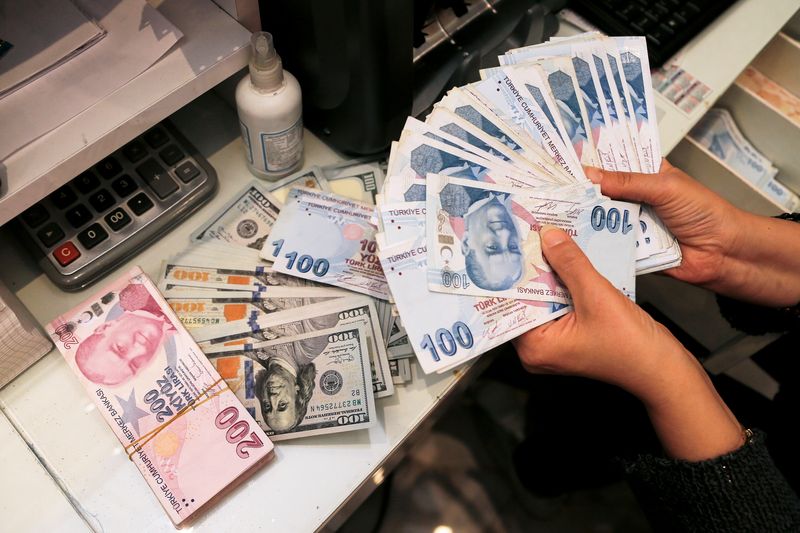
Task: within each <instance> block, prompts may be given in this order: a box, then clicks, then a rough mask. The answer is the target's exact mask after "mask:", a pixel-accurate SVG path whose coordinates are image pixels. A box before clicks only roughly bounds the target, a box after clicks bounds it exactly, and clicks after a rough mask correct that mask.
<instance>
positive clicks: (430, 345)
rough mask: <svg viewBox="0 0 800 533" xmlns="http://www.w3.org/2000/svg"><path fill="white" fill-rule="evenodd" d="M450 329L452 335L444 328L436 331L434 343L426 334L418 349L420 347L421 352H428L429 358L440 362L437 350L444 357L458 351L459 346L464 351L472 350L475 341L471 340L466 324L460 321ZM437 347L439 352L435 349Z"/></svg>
mask: <svg viewBox="0 0 800 533" xmlns="http://www.w3.org/2000/svg"><path fill="white" fill-rule="evenodd" d="M452 329H453V331H452V333H451V332H450V330H448V329H446V328H439V329H437V330H436V333H434V334H433V338H434V339H436V342H435V343H434V341H433V339H431V336H430V335H427V334H426V335H425V336H424V337H422V342H421V343H420V347H422V349H423V350H430V352H431V357H433V360H434V361H439V360H441V357H439V350H441V352H442V353H443V354H445V355H448V356H452V355H455V353H456V351H458V347H459V346H461V347H462V348H464V349H465V350H468V349H470V348H472V345H473V344H475V340H474V339H473V338H472V332H471V331H470V330H469V327H468V326H467V325H466V324H464V323H463V322H461V321H459V322H456V323H455V324H453V328H452ZM437 347H438V348H439V350H437V349H436V348H437Z"/></svg>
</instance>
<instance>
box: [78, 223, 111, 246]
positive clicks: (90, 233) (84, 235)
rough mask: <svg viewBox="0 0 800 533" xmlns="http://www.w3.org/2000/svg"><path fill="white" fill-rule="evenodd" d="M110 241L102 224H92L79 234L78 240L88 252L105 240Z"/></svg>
mask: <svg viewBox="0 0 800 533" xmlns="http://www.w3.org/2000/svg"><path fill="white" fill-rule="evenodd" d="M106 239H108V233H106V230H104V229H103V226H101V225H100V224H92V225H91V226H89V227H88V228H86V229H85V230H83V231H82V232H80V233H78V240H79V241H81V244H82V245H83V247H84V248H86V249H87V250H91V249H92V248H94V247H95V246H97V245H98V244H100V243H101V242H103V241H104V240H106Z"/></svg>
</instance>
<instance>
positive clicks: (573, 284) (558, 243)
mask: <svg viewBox="0 0 800 533" xmlns="http://www.w3.org/2000/svg"><path fill="white" fill-rule="evenodd" d="M539 236H540V237H541V240H542V251H543V252H544V256H545V258H546V259H547V262H548V263H550V266H551V267H552V268H553V270H555V272H556V274H558V277H560V278H561V280H562V281H563V282H564V284H565V285H566V286H567V288H568V289H569V292H570V294H571V295H572V300H573V303H574V304H575V307H576V308H583V307H584V305H585V304H586V303H588V301H589V300H591V294H592V293H593V292H595V291H596V290H597V288H598V287H605V286H606V285H608V281H607V280H606V279H605V278H604V277H603V276H601V275H600V273H599V272H597V270H595V268H594V266H592V263H591V262H590V261H589V258H588V257H586V254H584V253H583V251H582V250H581V249H580V248H578V245H577V244H576V243H575V241H574V240H572V238H571V237H570V236H569V235H568V234H567V232H566V231H564V230H562V229H560V228H557V227H555V226H550V225H547V224H546V225H544V226H542V229H541V230H540V231H539Z"/></svg>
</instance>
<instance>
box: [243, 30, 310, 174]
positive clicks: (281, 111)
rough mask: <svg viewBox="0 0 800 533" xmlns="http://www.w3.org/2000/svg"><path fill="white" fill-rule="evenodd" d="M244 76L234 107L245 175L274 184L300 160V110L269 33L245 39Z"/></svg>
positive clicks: (292, 82) (297, 90)
mask: <svg viewBox="0 0 800 533" xmlns="http://www.w3.org/2000/svg"><path fill="white" fill-rule="evenodd" d="M250 43H251V45H252V57H251V59H250V76H247V77H245V78H244V79H242V81H240V82H239V84H238V85H237V86H236V108H237V111H238V113H239V124H240V125H241V128H242V140H243V141H244V150H245V157H246V158H247V167H248V168H249V169H250V172H252V173H253V174H255V175H256V176H257V177H259V178H264V179H267V180H277V179H278V178H281V177H283V176H285V175H287V174H291V173H292V172H294V171H295V170H297V169H299V168H300V165H301V164H302V162H303V118H302V114H303V106H302V98H301V93H300V84H299V83H297V79H295V77H294V76H292V75H291V74H290V73H289V72H287V71H285V70H283V65H282V64H281V58H280V56H278V53H277V52H276V51H275V46H274V44H273V42H272V35H270V34H269V33H266V32H263V31H259V32H255V33H254V34H253V36H252V38H251V39H250Z"/></svg>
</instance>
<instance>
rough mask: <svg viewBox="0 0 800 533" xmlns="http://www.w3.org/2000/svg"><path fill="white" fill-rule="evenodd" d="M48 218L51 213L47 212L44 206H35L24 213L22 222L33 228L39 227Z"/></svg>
mask: <svg viewBox="0 0 800 533" xmlns="http://www.w3.org/2000/svg"><path fill="white" fill-rule="evenodd" d="M48 218H50V213H48V212H47V209H45V208H44V206H43V205H42V204H33V205H32V206H30V207H29V208H28V209H26V210H25V211H23V212H22V220H24V221H25V223H26V224H27V225H28V226H30V227H31V228H35V227H36V226H39V225H40V224H41V223H42V222H44V221H45V220H47V219H48Z"/></svg>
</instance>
